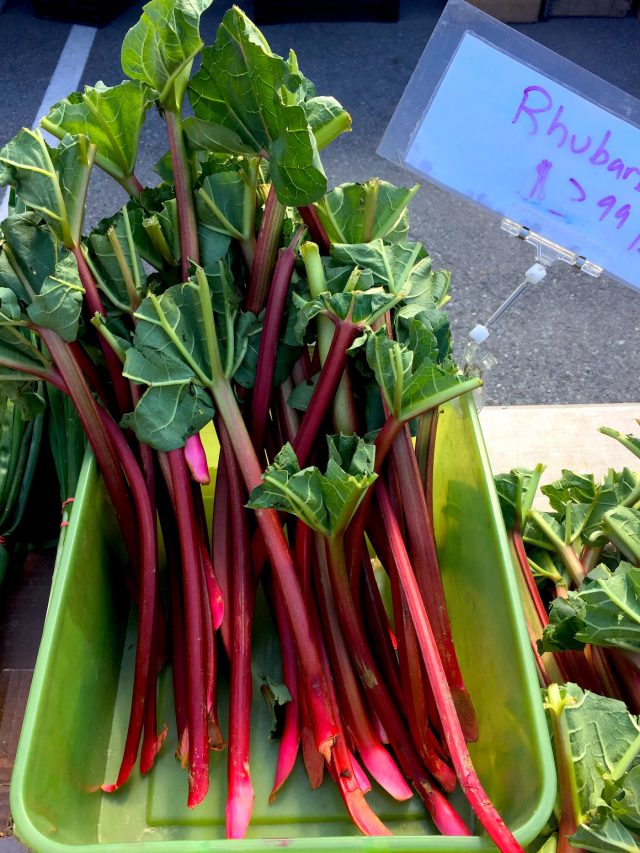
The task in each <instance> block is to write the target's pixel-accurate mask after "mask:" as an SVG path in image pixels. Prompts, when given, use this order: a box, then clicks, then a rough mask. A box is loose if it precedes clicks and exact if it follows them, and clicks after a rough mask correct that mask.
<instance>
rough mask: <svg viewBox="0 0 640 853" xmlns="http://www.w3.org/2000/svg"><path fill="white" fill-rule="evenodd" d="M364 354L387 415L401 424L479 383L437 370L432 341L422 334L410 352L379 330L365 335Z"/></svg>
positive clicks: (409, 349) (441, 369)
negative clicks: (417, 343) (384, 402)
mask: <svg viewBox="0 0 640 853" xmlns="http://www.w3.org/2000/svg"><path fill="white" fill-rule="evenodd" d="M431 338H433V336H431ZM366 352H367V361H368V363H369V366H370V367H371V369H372V370H373V372H374V374H375V377H376V380H377V382H378V385H379V386H380V388H381V389H382V392H383V394H384V397H385V400H386V402H387V405H388V407H389V409H390V411H391V413H392V414H393V416H394V417H395V418H397V419H398V420H401V421H408V420H411V419H412V418H414V417H417V416H418V415H420V414H423V413H424V412H425V411H428V410H429V409H431V408H433V407H434V406H437V405H440V404H441V403H443V402H445V401H446V400H451V399H453V398H454V397H457V396H458V395H459V394H462V393H464V392H465V391H468V390H470V389H472V388H473V387H477V385H478V384H479V383H478V381H477V380H466V381H463V380H462V379H461V378H460V377H459V376H457V375H456V374H454V373H451V372H450V370H448V369H443V368H441V367H439V366H438V364H437V363H436V362H435V360H434V358H433V354H434V345H433V341H432V340H431V339H429V338H428V336H426V335H425V336H421V339H420V343H419V345H418V346H417V348H416V349H411V348H410V347H409V346H407V345H404V344H401V343H399V342H398V341H394V340H391V339H390V338H389V337H387V334H386V330H385V329H380V330H379V331H378V332H376V333H375V334H373V335H370V336H369V338H368V340H367V349H366Z"/></svg>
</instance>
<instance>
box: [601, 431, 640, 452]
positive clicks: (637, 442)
mask: <svg viewBox="0 0 640 853" xmlns="http://www.w3.org/2000/svg"><path fill="white" fill-rule="evenodd" d="M599 432H601V433H603V434H604V435H608V436H610V437H611V438H615V439H616V441H619V442H620V444H622V445H623V446H624V447H626V448H627V450H630V451H631V453H633V455H634V456H638V457H639V458H640V438H636V437H635V436H633V435H624V434H623V433H621V432H618V430H617V429H611V428H610V427H600V429H599Z"/></svg>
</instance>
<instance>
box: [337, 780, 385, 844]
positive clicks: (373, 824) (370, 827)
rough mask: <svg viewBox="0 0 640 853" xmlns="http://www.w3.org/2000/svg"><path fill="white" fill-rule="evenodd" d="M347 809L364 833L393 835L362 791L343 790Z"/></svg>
mask: <svg viewBox="0 0 640 853" xmlns="http://www.w3.org/2000/svg"><path fill="white" fill-rule="evenodd" d="M343 797H344V801H345V804H346V806H347V811H348V812H349V814H350V815H351V818H352V820H353V822H354V823H355V825H356V826H357V827H358V829H359V830H360V832H361V833H362V834H363V835H393V833H392V832H391V830H390V829H389V828H388V827H387V826H385V825H384V823H383V822H382V821H381V820H380V818H379V817H378V815H377V814H376V813H375V812H374V811H373V810H372V809H371V808H370V806H369V804H368V803H367V801H366V800H365V798H364V794H363V793H362V791H358V790H356V791H349V792H343Z"/></svg>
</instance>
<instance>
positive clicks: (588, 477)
mask: <svg viewBox="0 0 640 853" xmlns="http://www.w3.org/2000/svg"><path fill="white" fill-rule="evenodd" d="M541 492H542V494H543V495H546V497H547V498H548V499H549V503H550V504H551V507H552V508H553V509H554V510H556V512H563V511H564V506H565V504H566V503H567V501H573V502H574V503H591V502H592V501H593V499H594V498H595V496H596V492H597V486H596V484H595V481H594V478H593V474H574V472H573V471H569V470H567V469H564V468H563V470H562V477H561V478H560V479H559V480H556V481H555V482H553V483H549V485H547V486H542V488H541Z"/></svg>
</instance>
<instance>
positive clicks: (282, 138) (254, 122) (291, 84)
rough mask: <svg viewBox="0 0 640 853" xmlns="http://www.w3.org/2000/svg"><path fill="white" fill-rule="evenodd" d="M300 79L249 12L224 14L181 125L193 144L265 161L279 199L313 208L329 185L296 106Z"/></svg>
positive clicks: (195, 79)
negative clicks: (189, 114)
mask: <svg viewBox="0 0 640 853" xmlns="http://www.w3.org/2000/svg"><path fill="white" fill-rule="evenodd" d="M302 82H303V78H302V76H301V75H300V74H299V72H297V69H295V68H294V67H292V63H291V61H289V62H287V61H285V60H284V59H283V58H282V57H280V56H276V55H274V54H273V53H272V52H271V50H270V48H269V46H268V44H267V42H266V40H265V38H264V36H263V35H262V33H261V32H260V31H259V30H258V29H257V27H255V25H254V24H252V23H251V21H249V19H248V18H247V17H246V15H244V13H243V12H241V11H240V9H238V8H237V7H233V8H232V9H229V10H228V11H227V12H226V14H225V16H224V18H223V20H222V24H221V25H220V27H219V29H218V33H217V36H216V41H215V43H214V44H213V45H212V46H211V47H208V48H205V50H204V51H203V54H202V66H201V68H200V70H199V71H198V73H197V74H195V75H194V77H193V78H192V80H191V83H190V84H189V97H190V99H191V103H192V106H193V110H194V113H195V118H193V119H188V120H187V121H186V122H185V131H186V133H187V137H188V139H189V142H190V144H191V145H192V146H193V147H204V148H206V149H207V150H209V151H214V152H220V153H232V154H236V155H240V156H247V155H253V156H256V157H257V156H260V157H267V158H268V160H269V167H270V173H271V179H272V181H273V186H274V188H275V191H276V194H277V196H278V198H279V200H280V201H281V202H282V203H283V204H289V205H292V206H300V205H305V204H310V203H311V202H313V201H315V200H316V199H318V198H320V196H322V195H323V194H324V192H325V191H326V187H327V180H326V177H325V174H324V171H323V169H322V164H321V163H320V158H319V156H318V148H317V144H316V141H315V137H314V134H313V131H312V129H311V127H310V126H309V123H308V120H307V116H306V113H305V109H304V107H303V106H302V105H301V104H300V103H299V102H298V94H297V93H298V89H299V88H300V86H301V84H302ZM203 123H204V124H203ZM206 125H208V127H207V126H206Z"/></svg>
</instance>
